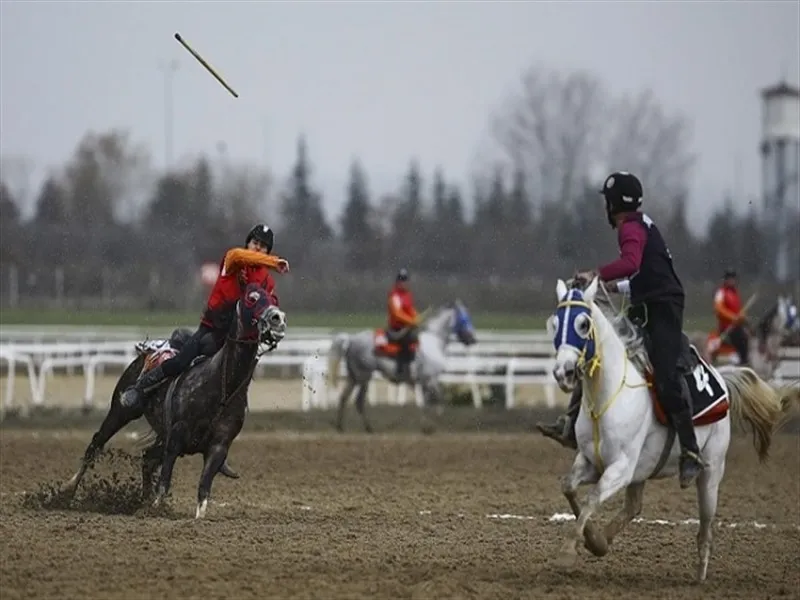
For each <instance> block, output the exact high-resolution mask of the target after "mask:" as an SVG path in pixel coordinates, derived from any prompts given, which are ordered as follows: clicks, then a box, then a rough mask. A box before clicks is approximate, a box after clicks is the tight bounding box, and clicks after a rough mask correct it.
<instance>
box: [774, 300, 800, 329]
mask: <svg viewBox="0 0 800 600" xmlns="http://www.w3.org/2000/svg"><path fill="white" fill-rule="evenodd" d="M776 329H777V330H778V331H779V332H780V333H781V334H791V333H794V332H796V331H800V318H798V315H797V306H796V305H795V304H794V303H793V302H792V299H791V298H789V297H788V296H787V297H785V298H784V297H783V296H778V314H777V323H776Z"/></svg>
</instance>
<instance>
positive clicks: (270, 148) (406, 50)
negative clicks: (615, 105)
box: [0, 0, 800, 218]
mask: <svg viewBox="0 0 800 600" xmlns="http://www.w3.org/2000/svg"><path fill="white" fill-rule="evenodd" d="M799 7H800V3H798V2H796V1H788V2H768V1H759V2H734V1H730V2H710V1H709V2H699V1H698V2H677V1H675V2H667V1H662V2H644V1H642V2H615V3H611V2H585V3H578V2H575V3H567V2H550V3H545V2H525V3H521V2H520V3H510V2H509V3H500V2H491V3H490V2H485V3H456V2H452V3H451V2H441V3H434V2H424V3H412V2H402V3H399V2H398V3H380V2H358V3H357V2H350V3H336V2H314V3H312V2H308V3H300V2H291V3H267V2H232V1H229V2H202V3H194V2H191V3H190V2H185V1H175V2H136V3H123V2H110V1H109V2H103V3H100V2H80V3H78V2H64V1H61V2H38V3H37V2H33V1H31V0H28V1H25V2H12V1H8V0H3V1H2V2H0V93H1V95H2V98H1V99H0V152H2V154H3V155H6V156H8V155H14V156H19V155H22V156H27V157H30V159H32V161H33V164H34V165H35V167H36V172H35V177H36V178H38V177H41V175H42V173H43V172H44V171H45V169H46V168H48V167H50V166H53V165H58V164H59V163H62V162H63V161H64V160H65V159H66V158H67V157H68V156H69V154H70V153H71V152H72V150H73V149H74V147H75V144H76V143H77V142H78V140H79V139H80V137H81V136H82V135H83V134H84V132H85V131H86V130H87V129H90V128H91V129H95V130H106V129H109V128H111V127H124V128H128V129H130V130H131V131H132V133H133V135H134V137H135V139H137V140H139V141H141V142H144V143H146V144H147V145H149V146H150V148H151V149H152V152H153V155H154V162H155V163H156V165H157V166H159V167H160V166H162V165H163V163H164V115H163V105H164V102H163V97H164V75H163V72H162V71H160V70H159V64H160V63H166V62H167V61H169V60H172V59H176V60H178V61H179V69H178V71H177V72H176V74H175V77H174V105H175V122H174V139H175V149H174V155H175V160H176V161H180V160H181V158H182V157H183V158H186V157H188V156H190V155H192V154H194V153H197V152H199V151H205V152H208V153H209V154H211V155H214V154H215V153H216V147H217V142H218V141H220V140H224V141H225V143H226V144H227V149H228V154H229V156H230V158H231V159H233V160H238V159H247V160H250V161H257V162H264V161H268V162H269V164H270V166H271V168H272V169H273V170H274V172H275V173H276V174H278V175H280V176H281V177H282V176H283V175H284V174H285V173H286V172H287V171H288V169H289V167H290V165H291V162H292V160H293V158H294V143H295V139H296V136H297V135H298V133H300V132H305V133H306V135H307V136H308V141H309V148H310V153H311V158H312V161H313V163H314V165H315V168H316V181H317V184H318V185H319V186H320V187H322V188H323V191H324V192H325V193H326V195H327V196H328V197H329V205H328V208H329V209H332V210H338V208H339V206H340V203H341V199H342V196H343V186H344V183H345V180H346V175H347V168H348V165H349V163H350V161H351V159H352V157H353V156H358V157H360V158H361V160H362V162H363V164H364V165H365V167H366V169H367V171H368V174H369V175H370V183H371V186H372V188H373V190H374V191H377V192H385V191H388V190H389V189H391V188H392V187H393V186H396V185H397V184H398V182H399V180H400V178H401V176H402V171H403V169H404V167H405V165H406V164H407V163H408V160H409V159H410V158H411V157H412V156H416V157H418V158H419V159H420V161H421V163H422V165H423V167H424V168H425V169H426V171H428V172H430V170H432V168H433V167H434V166H435V165H436V164H441V165H442V166H443V167H444V168H445V170H446V172H447V173H448V174H449V176H450V178H453V179H456V180H459V181H460V182H462V183H466V182H467V181H468V177H469V174H470V172H471V170H472V169H473V167H474V165H475V159H476V156H478V155H479V144H480V142H481V141H482V140H483V139H485V136H486V131H487V123H488V117H489V115H490V112H491V110H492V109H493V108H494V107H495V106H497V105H498V104H499V103H500V102H501V101H502V99H503V98H504V96H505V94H506V93H507V92H508V91H509V90H510V89H512V88H513V86H514V85H515V83H516V82H517V81H518V77H519V75H520V73H521V72H522V71H523V70H524V68H525V67H526V66H528V65H530V64H531V63H532V62H533V61H538V62H540V63H542V64H545V65H549V66H553V67H556V68H565V69H570V68H580V69H588V70H591V71H593V72H595V73H597V74H598V75H599V76H601V77H602V78H603V79H605V80H606V81H607V82H608V83H609V84H610V85H613V86H619V87H620V88H622V89H629V90H633V91H635V90H639V89H643V88H646V87H651V88H652V89H653V90H654V91H655V93H656V96H657V97H658V98H659V99H660V100H661V101H662V102H663V104H664V105H666V107H667V108H668V109H674V110H682V111H684V112H685V113H686V114H687V115H688V116H689V117H690V118H691V119H692V120H693V122H694V137H693V140H694V150H695V151H696V152H697V153H698V154H699V163H698V165H697V169H696V172H695V177H694V181H693V184H692V187H693V189H694V190H695V192H696V195H695V205H694V206H693V207H692V210H693V212H694V215H695V216H696V217H698V218H702V217H703V216H704V215H706V214H707V213H708V210H709V207H710V206H712V205H713V204H714V203H716V202H718V200H719V197H720V196H721V195H722V193H723V192H724V191H725V190H726V189H731V188H733V187H734V186H736V188H737V191H738V192H739V197H740V200H739V201H740V203H744V202H746V201H747V197H748V196H750V195H755V194H757V193H758V190H759V185H760V166H759V156H758V143H759V130H760V99H759V94H758V92H759V90H760V89H761V88H762V87H764V86H766V85H770V84H773V83H775V82H776V81H777V80H779V79H780V78H782V77H784V76H785V77H787V78H788V79H789V81H790V82H791V83H797V80H798V78H799V77H798V71H799V70H800V61H799V60H798V46H799V45H800V25H799V23H800V8H799ZM176 31H179V32H180V33H181V34H182V35H183V36H184V37H185V38H186V39H187V40H188V41H189V42H190V43H191V44H193V45H194V46H195V47H196V48H197V49H198V50H199V51H200V52H201V53H202V54H204V55H205V56H206V57H207V59H208V60H209V61H210V62H211V63H212V64H213V65H214V66H216V67H218V68H219V70H220V71H221V72H222V73H223V75H224V76H225V77H226V78H227V79H228V80H229V81H230V83H231V84H232V86H233V87H234V88H235V89H236V90H237V91H238V92H239V94H240V98H239V99H238V100H235V99H233V98H232V97H231V96H229V95H228V94H227V93H226V92H225V91H224V90H223V89H222V88H221V87H220V86H219V85H218V84H217V83H216V82H215V81H214V80H213V79H212V78H211V77H210V76H209V75H208V74H207V73H206V72H205V71H204V70H203V69H202V68H201V67H200V66H199V65H198V64H197V63H195V62H194V61H193V60H192V59H191V57H190V56H189V55H188V54H187V53H186V52H185V51H184V50H183V49H182V48H181V47H180V46H179V45H178V43H177V42H176V41H175V40H174V39H173V37H172V36H173V34H174V33H175V32H176ZM645 185H646V182H645Z"/></svg>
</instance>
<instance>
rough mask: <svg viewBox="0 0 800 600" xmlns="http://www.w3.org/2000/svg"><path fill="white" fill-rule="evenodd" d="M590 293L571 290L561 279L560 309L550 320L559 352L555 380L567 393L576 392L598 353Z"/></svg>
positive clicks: (558, 308) (549, 324) (552, 335)
mask: <svg viewBox="0 0 800 600" xmlns="http://www.w3.org/2000/svg"><path fill="white" fill-rule="evenodd" d="M591 287H592V286H590V288H591ZM588 291H589V290H588V289H587V293H584V292H581V291H580V290H577V289H572V290H570V289H568V288H567V286H566V284H564V282H563V281H561V280H559V285H558V286H557V288H556V295H557V297H558V307H557V308H556V313H555V314H554V315H552V316H551V317H550V318H549V319H548V320H547V331H548V333H549V334H550V336H551V337H552V338H553V346H554V347H555V350H556V360H555V366H554V367H553V377H554V378H555V380H556V382H557V383H558V386H559V387H560V388H561V389H562V391H564V392H571V391H572V390H574V389H575V386H576V385H577V383H578V379H579V377H580V376H581V374H582V373H581V370H582V368H583V366H584V364H585V362H586V361H588V360H590V359H591V358H593V356H594V352H595V340H594V337H593V336H592V331H593V323H592V311H591V309H590V308H589V307H588V306H587V304H588V303H589V302H590V300H589V299H587V295H588Z"/></svg>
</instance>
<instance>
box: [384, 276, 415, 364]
mask: <svg viewBox="0 0 800 600" xmlns="http://www.w3.org/2000/svg"><path fill="white" fill-rule="evenodd" d="M408 280H409V275H408V269H405V268H403V269H400V271H398V273H397V277H395V283H394V286H392V289H391V290H390V291H389V301H388V308H389V328H388V330H387V331H386V335H387V337H388V338H389V339H390V340H391V341H392V342H394V343H396V344H399V345H400V351H399V352H398V354H397V372H396V377H397V378H398V379H404V378H405V377H406V376H407V375H408V374H409V372H410V366H411V362H412V361H413V360H414V355H413V353H412V351H411V345H412V344H414V343H416V341H417V339H418V338H417V328H418V326H419V317H418V315H417V310H416V308H414V297H413V296H412V295H411V290H410V289H409V288H408Z"/></svg>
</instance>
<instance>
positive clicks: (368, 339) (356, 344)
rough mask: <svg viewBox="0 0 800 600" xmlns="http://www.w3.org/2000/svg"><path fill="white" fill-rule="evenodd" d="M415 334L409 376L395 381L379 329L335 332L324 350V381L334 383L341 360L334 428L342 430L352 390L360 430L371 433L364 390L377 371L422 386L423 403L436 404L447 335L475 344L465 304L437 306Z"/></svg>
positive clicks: (467, 343)
mask: <svg viewBox="0 0 800 600" xmlns="http://www.w3.org/2000/svg"><path fill="white" fill-rule="evenodd" d="M421 329H422V330H421V331H420V334H419V347H418V349H417V354H416V356H415V357H414V361H413V362H412V364H411V365H410V369H409V375H408V378H406V379H405V380H403V381H399V380H398V379H397V377H396V375H395V373H396V371H395V367H396V363H395V359H394V358H392V357H390V356H385V355H383V354H381V352H380V351H379V350H378V346H379V345H380V344H381V341H380V338H381V335H380V330H378V331H377V332H376V330H373V329H367V330H365V331H360V332H358V333H352V334H349V333H339V334H337V335H336V336H335V337H334V339H333V343H332V344H331V348H330V350H329V351H328V384H329V385H333V386H336V384H337V383H338V377H339V364H340V362H341V360H342V358H344V359H345V365H346V367H347V381H346V382H345V385H344V388H343V389H342V392H341V394H340V395H339V414H338V417H337V421H336V428H337V429H338V430H339V431H343V419H344V407H345V405H346V404H347V401H348V400H349V399H350V396H351V395H352V394H353V391H354V390H357V395H356V410H358V413H359V414H360V415H361V418H362V419H363V421H364V429H365V430H366V431H367V433H371V432H372V425H371V424H370V422H369V418H368V417H367V413H366V400H367V390H368V389H369V382H370V380H371V379H372V374H373V373H374V372H375V371H379V372H380V373H381V374H382V375H383V377H384V378H385V379H387V380H388V381H391V382H392V383H396V384H399V383H406V384H409V385H411V386H414V385H416V384H419V385H420V386H421V387H422V392H423V396H424V398H425V405H426V406H429V405H431V404H435V403H438V402H439V401H440V400H441V389H440V386H439V375H441V374H442V372H443V371H444V370H445V361H446V355H445V348H446V347H447V344H448V342H449V341H450V336H451V335H455V336H456V338H458V340H459V341H460V342H461V343H462V344H464V345H465V346H471V345H472V344H474V343H476V341H477V340H476V338H475V329H474V328H473V326H472V320H471V319H470V316H469V313H468V312H467V309H466V307H465V306H464V305H463V304H462V303H461V301H459V300H456V301H455V302H453V303H451V304H449V305H447V306H443V307H441V308H439V310H438V311H436V313H434V314H433V315H432V316H430V317H429V318H428V319H426V320H425V322H424V323H423V325H422V328H421Z"/></svg>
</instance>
